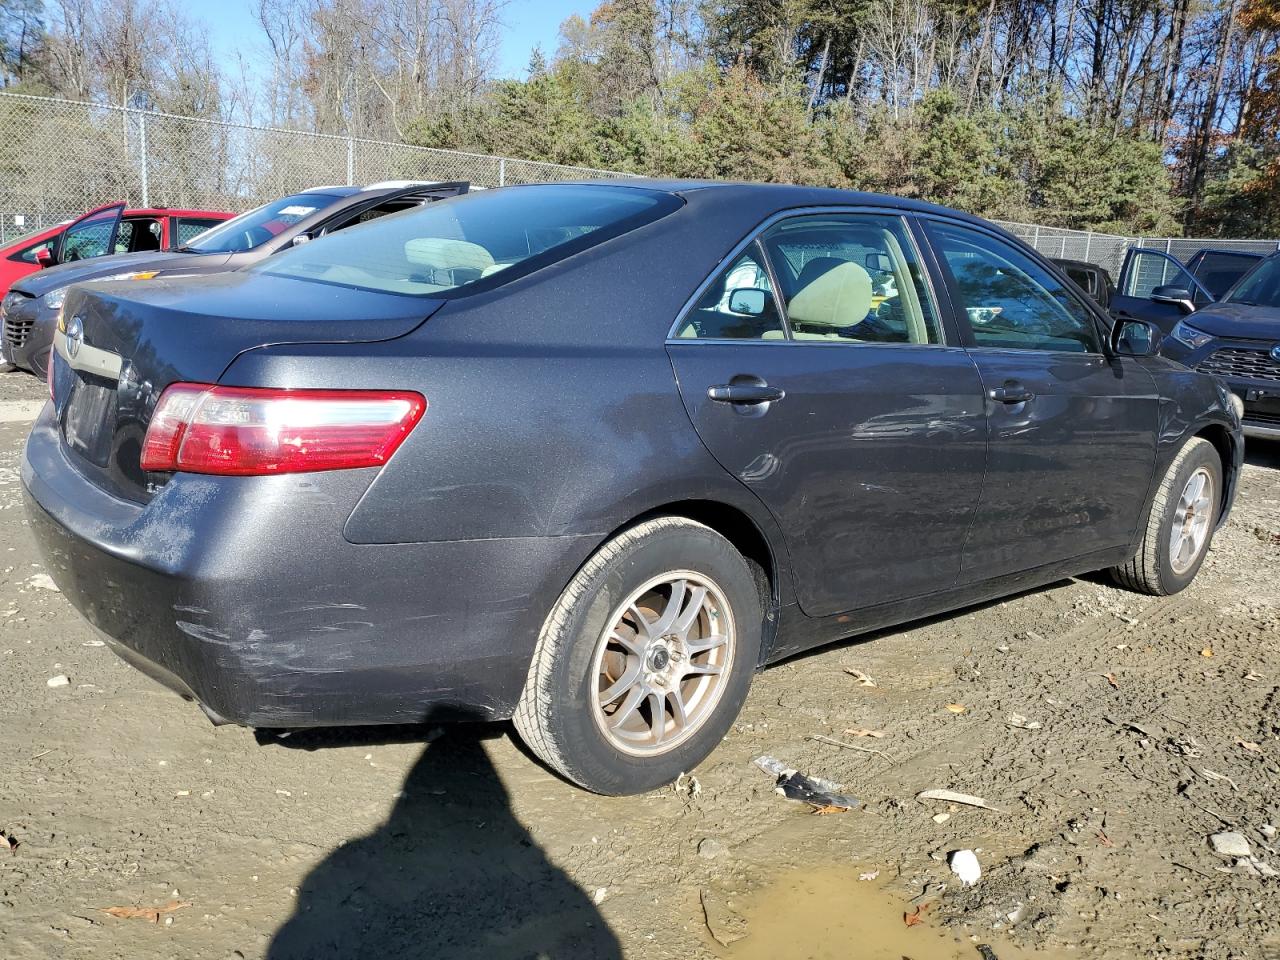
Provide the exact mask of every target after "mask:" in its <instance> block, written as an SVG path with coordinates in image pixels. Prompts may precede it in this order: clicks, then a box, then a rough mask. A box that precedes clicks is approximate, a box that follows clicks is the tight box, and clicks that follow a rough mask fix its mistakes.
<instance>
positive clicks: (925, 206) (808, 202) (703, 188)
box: [504, 177, 1003, 232]
mask: <svg viewBox="0 0 1280 960" xmlns="http://www.w3.org/2000/svg"><path fill="white" fill-rule="evenodd" d="M561 183H564V184H576V185H579V186H584V185H590V186H610V187H619V188H624V189H625V188H632V189H635V188H639V189H644V190H657V191H661V192H664V193H671V194H674V195H676V196H691V195H694V194H701V195H704V196H715V197H716V199H719V200H724V201H726V202H728V201H738V200H742V201H747V202H752V203H754V204H756V205H759V206H761V207H774V208H776V209H778V210H785V209H787V208H789V207H822V206H859V207H884V208H887V209H891V210H902V211H904V212H908V213H932V214H938V215H940V216H945V217H949V218H951V219H955V220H967V221H969V222H971V223H974V224H977V225H981V226H985V227H988V228H990V227H992V226H993V224H992V223H991V222H990V221H988V220H983V219H982V218H981V217H975V216H973V215H972V214H968V213H964V212H962V211H960V210H954V209H952V208H950V207H943V206H940V205H938V204H936V203H928V202H927V201H924V200H915V199H911V198H909V197H895V196H890V195H888V194H883V193H866V192H863V191H860V190H841V189H838V188H836V187H811V186H805V185H802V184H791V183H745V182H740V181H732V180H673V179H661V178H650V177H628V178H626V179H584V180H570V181H561ZM539 185H540V184H527V185H519V186H514V187H507V188H504V189H523V187H524V186H539ZM541 185H542V186H545V184H541ZM997 229H998V228H997ZM1002 232H1003V231H1002Z"/></svg>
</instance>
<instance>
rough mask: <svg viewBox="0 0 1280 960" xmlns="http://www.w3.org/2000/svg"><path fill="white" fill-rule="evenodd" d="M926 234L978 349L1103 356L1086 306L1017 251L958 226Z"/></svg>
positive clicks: (932, 225)
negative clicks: (948, 276)
mask: <svg viewBox="0 0 1280 960" xmlns="http://www.w3.org/2000/svg"><path fill="white" fill-rule="evenodd" d="M928 231H929V235H930V237H931V238H932V240H933V244H934V247H935V248H936V249H937V251H938V253H939V254H940V255H941V257H942V260H943V261H944V262H945V263H946V265H947V267H948V268H949V269H950V271H951V275H952V277H953V278H954V280H955V290H956V294H957V297H956V299H957V301H958V302H957V304H956V306H957V308H958V309H960V310H962V311H963V312H964V315H965V316H966V317H967V318H968V321H969V328H970V329H971V330H972V331H973V339H974V343H975V344H976V345H977V346H979V347H991V348H997V349H1011V350H1057V351H1063V352H1069V353H1101V352H1102V347H1101V343H1100V341H1099V339H1098V331H1097V327H1096V326H1095V325H1094V323H1093V319H1092V315H1091V314H1090V313H1089V311H1088V309H1087V308H1086V307H1085V306H1084V304H1083V303H1081V302H1080V300H1078V299H1077V298H1076V297H1075V296H1074V295H1073V294H1072V293H1071V291H1070V290H1068V289H1067V288H1066V286H1064V285H1063V284H1062V282H1061V281H1059V280H1058V279H1057V278H1056V277H1054V276H1053V275H1052V274H1050V273H1049V271H1048V270H1045V269H1044V268H1042V267H1041V266H1040V265H1039V264H1038V263H1036V262H1035V261H1034V260H1032V259H1031V258H1030V257H1028V256H1027V255H1026V254H1024V253H1022V251H1020V250H1018V249H1017V247H1015V246H1013V245H1012V244H1010V243H1007V242H1006V241H1004V240H1000V239H998V238H996V237H993V236H991V235H990V234H988V233H985V232H982V231H979V230H971V229H969V228H967V227H961V226H958V225H956V224H950V223H945V224H944V223H938V222H929V223H928Z"/></svg>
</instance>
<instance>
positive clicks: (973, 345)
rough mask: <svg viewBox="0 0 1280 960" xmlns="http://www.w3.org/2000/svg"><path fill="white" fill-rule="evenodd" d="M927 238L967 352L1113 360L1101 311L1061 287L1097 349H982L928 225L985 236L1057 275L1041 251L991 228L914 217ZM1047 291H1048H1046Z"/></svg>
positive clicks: (928, 215)
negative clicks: (1093, 337)
mask: <svg viewBox="0 0 1280 960" xmlns="http://www.w3.org/2000/svg"><path fill="white" fill-rule="evenodd" d="M916 216H917V218H918V219H919V220H920V222H921V226H922V227H923V229H924V232H925V235H926V237H927V238H928V241H929V246H930V247H931V248H932V249H933V252H934V263H935V265H936V267H937V270H938V273H939V275H940V277H941V279H942V282H943V283H944V284H945V285H946V286H947V288H948V301H949V305H950V308H951V315H952V319H953V320H954V322H955V325H956V329H957V330H958V331H959V334H960V337H961V340H962V341H963V344H964V347H965V349H967V350H982V351H984V352H999V353H1016V354H1018V355H1026V354H1041V355H1047V356H1052V357H1083V358H1101V359H1104V360H1113V359H1115V357H1116V354H1115V353H1113V352H1112V350H1111V328H1110V326H1109V322H1108V321H1105V320H1103V319H1102V314H1101V308H1100V307H1099V306H1098V305H1097V303H1096V302H1095V301H1093V300H1091V299H1090V298H1089V297H1088V296H1085V297H1083V298H1082V297H1080V296H1079V295H1078V294H1076V292H1075V291H1074V290H1072V289H1071V288H1070V287H1068V286H1064V287H1063V290H1064V292H1065V293H1066V295H1067V296H1068V297H1070V298H1071V300H1072V302H1074V303H1075V304H1077V305H1078V306H1080V307H1081V308H1083V310H1084V312H1085V316H1087V317H1088V318H1089V319H1090V321H1091V322H1092V324H1093V330H1094V333H1095V335H1096V336H1097V338H1098V343H1099V345H1100V347H1101V349H1100V350H1097V351H1094V350H1085V351H1080V350H1045V349H1042V348H1039V347H1009V346H999V347H996V346H984V345H982V344H980V343H978V341H977V338H975V337H974V335H973V324H971V323H970V322H969V317H968V314H966V313H965V312H964V310H963V309H961V308H960V307H959V306H957V304H958V303H960V298H959V293H960V290H959V282H958V281H957V280H956V278H955V274H954V273H952V272H951V265H950V264H948V263H947V261H946V257H944V256H943V255H942V252H941V251H940V250H939V249H938V241H937V239H936V238H935V237H934V236H933V234H932V231H931V230H930V229H929V224H931V223H940V224H945V225H947V226H952V227H959V228H961V229H964V230H971V231H973V232H974V233H980V234H985V235H986V236H988V237H990V238H991V239H993V240H998V241H1000V242H1001V243H1005V244H1009V245H1010V246H1012V247H1013V248H1014V249H1015V250H1017V251H1018V252H1020V253H1022V254H1023V255H1024V256H1026V257H1028V258H1029V259H1030V260H1031V262H1032V263H1034V264H1036V265H1037V266H1039V267H1040V268H1041V269H1043V270H1044V271H1045V272H1046V273H1048V274H1049V275H1050V276H1054V275H1055V274H1057V273H1060V272H1061V271H1059V270H1058V269H1057V268H1056V267H1055V266H1054V265H1053V264H1051V263H1050V262H1049V260H1048V258H1046V257H1043V256H1041V254H1040V251H1038V250H1036V249H1034V248H1033V247H1031V246H1030V245H1029V244H1025V243H1023V242H1022V241H1021V240H1019V239H1018V238H1017V237H1015V236H1013V235H1012V234H1006V233H1004V232H1003V231H1001V230H999V229H998V228H997V229H991V228H989V227H987V226H985V225H983V224H980V223H970V222H968V221H966V220H958V219H956V218H954V217H945V216H938V215H936V214H932V213H922V214H916ZM1046 292H1047V291H1046Z"/></svg>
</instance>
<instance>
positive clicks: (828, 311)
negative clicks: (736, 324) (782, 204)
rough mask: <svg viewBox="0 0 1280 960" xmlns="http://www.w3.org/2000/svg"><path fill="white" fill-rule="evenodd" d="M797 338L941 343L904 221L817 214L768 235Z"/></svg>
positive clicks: (784, 223) (766, 241)
mask: <svg viewBox="0 0 1280 960" xmlns="http://www.w3.org/2000/svg"><path fill="white" fill-rule="evenodd" d="M764 245H765V248H766V249H767V250H768V252H769V256H770V258H771V261H772V263H773V267H774V272H775V274H776V275H777V277H778V283H779V284H780V285H781V287H782V292H783V295H784V297H785V300H786V315H787V322H788V323H789V325H790V328H791V336H792V338H793V339H795V340H822V341H828V342H833V343H915V344H928V343H938V342H940V339H941V338H940V336H939V327H938V319H937V311H935V310H934V307H933V302H932V300H931V298H930V296H929V289H928V287H927V286H926V285H925V283H924V279H923V276H922V274H921V271H920V264H919V261H918V260H917V259H916V256H915V250H914V247H913V246H912V243H911V240H910V237H909V236H908V234H907V230H906V225H905V224H904V223H903V221H902V219H901V218H899V217H893V216H884V215H878V214H814V215H812V216H803V217H794V218H791V219H788V220H784V221H782V222H781V223H779V224H777V225H776V226H774V227H772V228H771V229H770V230H769V231H768V232H767V233H766V234H765V235H764Z"/></svg>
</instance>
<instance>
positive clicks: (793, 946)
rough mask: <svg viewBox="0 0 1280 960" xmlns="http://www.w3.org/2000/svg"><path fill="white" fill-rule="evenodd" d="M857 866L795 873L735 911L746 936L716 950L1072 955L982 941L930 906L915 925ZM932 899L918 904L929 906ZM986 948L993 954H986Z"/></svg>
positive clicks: (833, 957) (954, 956) (762, 956)
mask: <svg viewBox="0 0 1280 960" xmlns="http://www.w3.org/2000/svg"><path fill="white" fill-rule="evenodd" d="M859 872H860V871H859V870H858V869H857V868H855V867H847V866H830V867H823V868H819V869H812V870H792V871H789V872H787V873H784V874H783V875H781V876H780V877H779V878H778V879H777V880H776V881H775V882H774V883H773V884H771V885H770V886H768V887H765V888H764V889H762V890H760V891H757V892H755V893H752V894H749V895H747V896H743V897H741V898H735V899H734V900H733V901H732V903H731V907H732V909H733V911H734V913H736V914H737V915H738V916H740V917H742V918H743V919H744V920H745V921H746V926H745V931H746V933H747V936H746V937H745V938H744V939H742V940H739V941H738V942H737V943H734V944H733V945H732V946H730V947H724V946H721V945H720V944H715V945H714V946H713V949H714V951H715V952H716V955H717V956H719V957H723V958H725V960H778V958H782V957H785V958H787V960H851V958H857V960H983V958H984V957H985V958H986V960H990V958H993V957H994V958H998V960H1062V958H1063V957H1065V956H1066V954H1049V953H1044V952H1032V951H1028V950H1023V949H1019V948H1016V947H1013V946H1011V945H1010V944H1009V943H1008V942H1006V941H1002V940H1000V939H998V938H993V937H990V936H981V937H979V938H978V939H976V940H971V939H969V937H968V935H966V934H963V933H959V932H956V931H951V930H948V929H946V928H944V927H942V926H941V925H940V924H938V923H935V922H934V921H933V919H932V918H931V916H930V912H931V911H930V909H929V907H927V906H925V907H923V908H922V910H921V912H920V915H919V916H920V919H919V922H916V923H913V924H912V925H910V926H909V925H908V924H907V923H906V922H905V920H904V913H912V912H913V911H914V910H915V908H916V905H917V904H914V903H907V902H905V901H903V900H902V899H901V898H900V897H898V896H895V895H894V894H893V893H891V892H889V891H887V890H885V889H884V888H883V887H881V886H880V885H879V884H877V883H876V882H868V881H861V880H859V879H858V875H859ZM931 899H932V898H928V899H926V900H921V901H918V903H922V904H923V903H927V902H929V900H931ZM979 944H985V945H986V946H987V948H988V951H989V952H984V951H982V950H980V949H979Z"/></svg>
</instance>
